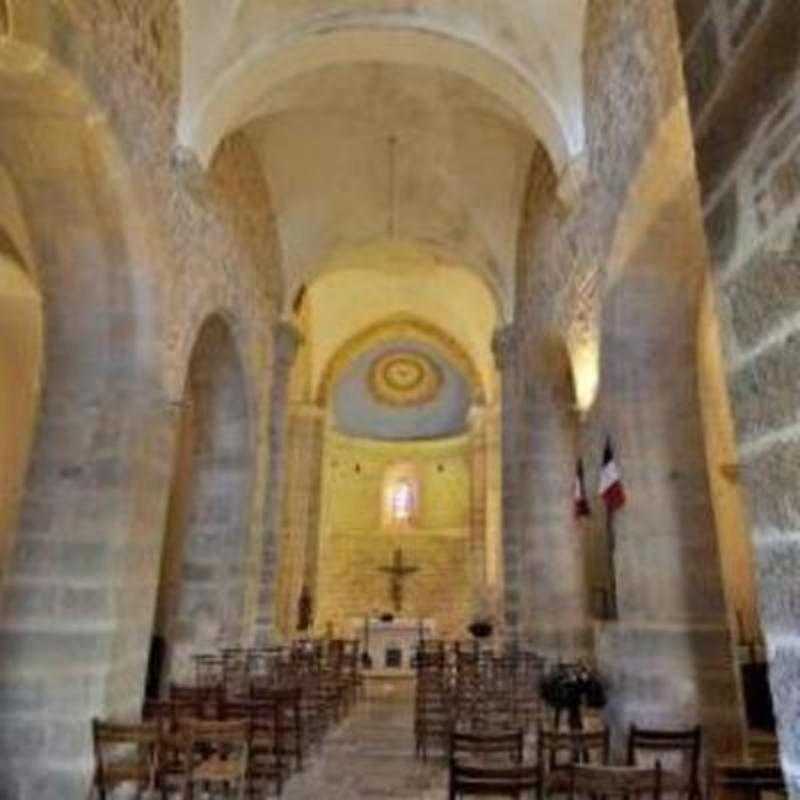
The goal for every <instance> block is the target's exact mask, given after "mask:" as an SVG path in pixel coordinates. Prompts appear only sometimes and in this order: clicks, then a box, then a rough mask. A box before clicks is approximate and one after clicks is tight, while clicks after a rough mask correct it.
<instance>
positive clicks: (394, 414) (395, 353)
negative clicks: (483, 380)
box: [332, 340, 471, 441]
mask: <svg viewBox="0 0 800 800" xmlns="http://www.w3.org/2000/svg"><path fill="white" fill-rule="evenodd" d="M470 394H471V393H470V388H469V383H468V380H467V378H466V377H465V376H464V375H463V374H462V373H461V372H460V371H459V369H458V367H457V366H455V365H454V364H452V363H450V362H449V361H448V360H447V358H446V357H445V356H444V355H443V354H441V353H440V352H437V351H436V350H435V349H434V348H432V347H429V346H426V345H425V344H422V343H419V342H414V341H413V340H405V341H403V340H395V341H391V342H387V343H385V344H382V345H379V346H377V347H374V348H371V349H370V350H368V351H367V352H366V353H363V354H362V355H360V356H358V358H356V359H355V360H354V361H353V363H352V364H351V365H350V367H349V368H348V369H347V371H346V372H345V373H344V374H343V375H341V377H340V378H339V380H338V383H337V384H336V386H335V388H334V390H333V398H332V403H333V419H334V426H335V427H336V430H337V431H339V432H340V433H344V434H347V435H348V436H354V437H359V438H366V439H380V440H387V441H404V440H406V441H407V440H413V439H436V438H443V437H447V436H455V435H457V434H460V433H463V432H464V431H465V430H466V427H467V417H468V414H469V407H470V402H471V400H470Z"/></svg>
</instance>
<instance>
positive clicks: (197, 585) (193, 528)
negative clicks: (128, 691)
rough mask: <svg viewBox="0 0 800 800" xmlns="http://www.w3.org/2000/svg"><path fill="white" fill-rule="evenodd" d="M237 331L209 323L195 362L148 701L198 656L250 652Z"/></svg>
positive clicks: (245, 432)
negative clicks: (226, 650) (241, 648)
mask: <svg viewBox="0 0 800 800" xmlns="http://www.w3.org/2000/svg"><path fill="white" fill-rule="evenodd" d="M246 397H247V396H246V386H245V381H244V374H243V371H242V366H241V363H240V360H239V355H238V352H237V350H236V345H235V342H234V340H233V337H232V335H231V331H230V328H229V326H228V324H227V323H226V322H225V320H224V319H223V318H222V317H220V316H213V317H211V318H210V319H208V320H207V321H206V322H205V323H204V325H203V327H202V329H201V330H200V333H199V335H198V337H197V341H196V343H195V346H194V349H193V351H192V355H191V358H190V361H189V367H188V373H187V377H186V385H185V391H184V397H183V400H182V402H181V411H180V420H179V427H178V436H177V445H176V450H175V463H174V470H173V477H172V484H171V489H170V499H169V507H168V511H167V519H166V531H165V536H164V544H163V549H162V556H161V574H160V578H159V589H158V597H157V602H156V611H155V620H154V626H153V645H152V647H153V650H152V654H151V663H150V676H149V680H148V693H150V694H157V692H158V689H159V687H160V685H161V684H162V683H163V682H164V681H165V680H167V679H169V680H173V681H178V682H180V681H184V680H190V679H191V678H192V677H193V675H194V673H193V662H192V656H193V655H195V654H197V653H201V652H203V651H204V650H211V651H213V650H219V648H221V647H224V646H237V645H239V644H241V643H242V635H243V633H244V631H243V623H242V620H243V610H244V600H245V564H244V561H245V553H246V547H247V520H248V518H249V507H250V506H249V499H250V492H251V489H250V483H251V476H252V474H253V459H252V455H253V447H252V442H251V441H250V436H249V420H248V409H247V400H246Z"/></svg>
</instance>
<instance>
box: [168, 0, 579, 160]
mask: <svg viewBox="0 0 800 800" xmlns="http://www.w3.org/2000/svg"><path fill="white" fill-rule="evenodd" d="M557 6H558V9H557V11H556V10H555V6H554V4H553V0H533V2H529V3H525V4H519V3H516V2H513V0H492V2H489V1H488V0H459V2H457V3H456V2H452V0H414V2H410V3H402V4H398V3H395V2H391V1H390V2H387V0H336V2H333V3H331V2H322V1H321V0H302V1H301V2H296V3H291V4H287V3H283V2H279V0H272V1H271V2H266V3H265V2H261V1H260V0H244V1H240V2H237V3H234V4H231V5H229V6H226V7H225V8H224V9H220V6H219V5H218V4H217V3H215V2H213V1H212V0H201V1H199V2H193V3H190V4H185V6H184V28H185V35H184V43H183V60H184V81H183V92H182V98H181V114H180V121H179V126H178V137H179V140H180V141H181V142H182V143H183V144H184V145H185V146H187V147H191V148H193V149H194V150H195V151H196V152H197V154H198V156H199V157H200V159H201V161H203V162H204V163H205V162H208V161H209V160H210V158H211V154H212V153H213V152H214V150H215V148H216V146H217V143H218V142H219V140H220V138H222V136H224V135H225V133H226V132H228V131H230V130H231V129H233V128H235V127H238V126H239V125H241V124H243V123H244V122H246V121H248V120H249V119H252V118H254V117H256V116H259V115H260V113H261V109H260V108H259V106H260V104H262V103H263V102H264V100H265V99H266V98H268V97H269V93H270V89H271V88H274V87H275V86H276V85H278V84H279V83H282V82H283V81H286V80H288V79H290V78H292V77H294V76H297V75H300V74H303V73H307V72H309V71H311V70H313V69H316V68H319V67H323V66H326V65H331V64H336V63H352V62H362V63H363V62H366V61H384V62H390V63H392V62H393V63H401V64H402V63H413V64H424V65H426V66H431V67H438V68H444V69H447V70H448V71H450V72H453V73H455V74H460V75H462V76H464V77H468V78H471V79H473V80H475V81H476V82H478V83H480V84H482V85H483V86H484V88H485V89H486V90H488V91H491V92H493V93H495V94H496V95H497V96H498V97H500V98H502V100H503V101H504V102H505V103H506V104H507V105H508V106H509V107H510V108H512V109H515V110H516V112H517V113H518V114H519V115H520V116H522V117H524V118H526V119H527V120H528V121H529V123H530V126H531V130H532V131H533V132H535V133H536V134H537V135H539V136H540V137H541V138H542V139H543V140H544V141H545V142H546V143H547V145H548V146H549V147H550V148H551V150H552V151H553V152H554V156H555V160H556V162H557V163H558V164H559V165H560V167H561V168H563V166H564V165H565V164H567V163H569V161H570V159H571V158H572V157H574V156H575V155H578V154H579V153H580V152H581V151H582V149H583V126H582V100H583V98H582V90H583V84H582V81H581V61H580V55H581V44H582V37H583V32H584V27H583V22H584V15H585V9H586V3H585V0H569V2H567V3H565V2H559V3H558V4H557ZM208 37H212V40H211V41H209V38H208Z"/></svg>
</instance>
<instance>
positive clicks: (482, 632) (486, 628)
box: [467, 620, 494, 639]
mask: <svg viewBox="0 0 800 800" xmlns="http://www.w3.org/2000/svg"><path fill="white" fill-rule="evenodd" d="M467 630H468V631H469V632H470V633H471V634H472V635H473V636H474V637H475V638H476V639H486V638H487V637H488V636H491V635H492V631H493V630H494V627H493V626H492V623H491V622H486V621H483V620H479V621H478V622H473V623H472V624H471V625H470V626H469V628H467Z"/></svg>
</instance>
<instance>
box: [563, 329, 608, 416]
mask: <svg viewBox="0 0 800 800" xmlns="http://www.w3.org/2000/svg"><path fill="white" fill-rule="evenodd" d="M567 347H568V350H569V358H570V364H571V366H572V388H573V391H574V394H575V410H576V411H577V413H578V416H579V417H581V419H583V418H584V417H586V415H587V414H588V413H589V411H590V410H591V408H592V406H593V405H594V402H595V400H596V399H597V393H598V390H599V388H600V342H599V339H598V337H597V336H591V337H586V336H584V337H581V339H580V340H578V341H572V342H569V343H568V345H567Z"/></svg>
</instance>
